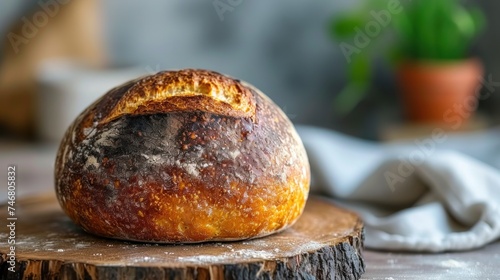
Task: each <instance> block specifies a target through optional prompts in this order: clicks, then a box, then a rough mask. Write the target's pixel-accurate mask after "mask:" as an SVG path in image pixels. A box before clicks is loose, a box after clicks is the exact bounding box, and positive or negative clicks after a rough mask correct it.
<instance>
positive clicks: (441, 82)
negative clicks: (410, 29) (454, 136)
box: [398, 59, 483, 123]
mask: <svg viewBox="0 0 500 280" xmlns="http://www.w3.org/2000/svg"><path fill="white" fill-rule="evenodd" d="M482 74H483V67H482V64H481V62H480V61H479V60H478V59H469V60H463V61H456V62H448V63H444V62H432V61H429V62H420V61H417V62H412V61H407V62H404V63H402V64H401V65H400V66H399V68H398V82H399V86H400V89H401V92H402V95H403V104H404V107H405V109H406V113H407V117H408V118H409V119H410V120H411V121H414V122H426V123H447V122H451V121H452V120H453V119H456V118H461V121H462V122H465V121H466V120H467V119H469V117H470V116H471V115H472V114H473V113H474V111H475V110H476V107H477V101H478V100H477V97H478V94H479V89H480V86H481V83H480V82H481V76H482Z"/></svg>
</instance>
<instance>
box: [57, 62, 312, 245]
mask: <svg viewBox="0 0 500 280" xmlns="http://www.w3.org/2000/svg"><path fill="white" fill-rule="evenodd" d="M309 181H310V171H309V163H308V160H307V156H306V153H305V150H304V147H303V145H302V142H301V140H300V139H299V136H298V134H297V132H296V131H295V129H294V127H293V125H292V123H291V122H290V121H289V120H288V118H287V117H286V115H285V114H284V113H283V112H282V111H281V110H280V109H279V108H278V107H277V106H276V105H275V104H274V103H273V102H272V101H271V100H270V99H269V98H268V97H267V96H265V95H264V94H263V93H262V92H260V91H259V90H258V89H256V88H255V87H253V86H251V85H249V84H247V83H245V82H243V81H240V80H237V79H234V78H231V77H228V76H225V75H222V74H219V73H216V72H212V71H207V70H192V69H187V70H181V71H164V72H159V73H157V74H154V75H150V76H146V77H142V78H139V79H136V80H133V81H130V82H127V83H125V84H123V85H121V86H118V87H116V88H114V89H112V90H110V91H109V92H108V93H106V94H105V95H103V96H102V97H101V98H100V99H99V100H97V101H96V102H95V103H93V104H92V105H91V106H89V107H88V108H87V109H86V110H85V111H84V112H83V113H81V114H80V115H79V116H78V118H77V119H76V120H75V121H74V122H73V124H72V125H71V126H70V127H69V129H68V131H67V132H66V134H65V136H64V139H63V140H62V142H61V145H60V147H59V151H58V154H57V159H56V170H55V182H56V193H57V196H58V200H59V203H60V204H61V207H62V208H63V210H64V211H65V212H66V214H67V215H68V216H69V217H70V218H71V219H72V220H73V221H74V222H75V223H76V224H78V225H80V226H81V227H82V228H83V229H84V230H86V231H87V232H90V233H93V234H96V235H100V236H104V237H111V238H117V239H123V240H135V241H145V242H161V243H173V242H182V243H191V242H203V241H229V240H241V239H248V238H255V237H261V236H265V235H269V234H272V233H275V232H278V231H281V230H284V229H285V228H287V227H289V226H290V225H292V224H293V223H294V222H295V221H296V220H297V219H298V217H299V216H300V215H301V213H302V211H303V208H304V205H305V202H306V199H307V196H308V191H309Z"/></svg>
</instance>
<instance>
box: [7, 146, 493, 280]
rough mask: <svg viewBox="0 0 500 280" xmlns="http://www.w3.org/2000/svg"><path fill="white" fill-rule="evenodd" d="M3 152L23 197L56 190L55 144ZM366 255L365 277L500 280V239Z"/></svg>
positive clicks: (8, 147)
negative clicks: (464, 247) (468, 246)
mask: <svg viewBox="0 0 500 280" xmlns="http://www.w3.org/2000/svg"><path fill="white" fill-rule="evenodd" d="M0 155H1V156H0V164H1V166H2V168H6V166H7V165H8V164H16V165H17V166H18V168H19V170H20V172H19V178H18V183H19V184H20V186H22V188H20V190H19V191H20V192H19V194H20V196H21V197H22V196H23V195H24V194H26V195H28V194H29V195H33V194H37V193H43V192H46V191H50V190H53V187H52V186H53V181H52V180H53V178H52V176H53V175H52V174H53V169H52V168H53V158H54V157H55V147H49V148H47V147H45V148H43V147H42V148H24V149H17V148H12V147H10V146H7V147H6V146H5V145H0ZM4 173H5V172H1V173H0V179H2V182H5V181H6V177H5V175H6V174H4ZM18 198H20V197H18ZM5 200H6V193H5V192H3V191H2V192H1V193H0V203H2V202H4V201H5ZM3 231H4V230H2V232H3ZM363 255H364V258H365V264H366V272H365V274H364V275H363V276H362V278H361V279H385V280H397V279H500V241H497V242H496V243H493V244H490V245H488V246H486V247H484V248H480V249H477V250H473V251H468V252H459V253H443V254H415V253H396V252H377V251H371V250H365V251H364V254H363ZM0 278H1V277H0Z"/></svg>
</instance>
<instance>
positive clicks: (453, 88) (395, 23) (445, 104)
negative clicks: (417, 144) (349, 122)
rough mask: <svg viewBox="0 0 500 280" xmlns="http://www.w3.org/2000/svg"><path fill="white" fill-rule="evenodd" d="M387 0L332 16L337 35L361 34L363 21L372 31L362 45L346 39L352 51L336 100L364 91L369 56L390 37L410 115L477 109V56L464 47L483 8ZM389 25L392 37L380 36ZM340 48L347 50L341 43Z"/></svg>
mask: <svg viewBox="0 0 500 280" xmlns="http://www.w3.org/2000/svg"><path fill="white" fill-rule="evenodd" d="M388 2H394V1H383V2H382V1H370V3H368V4H366V3H365V6H363V7H362V8H361V9H360V10H357V11H356V12H354V13H352V14H348V15H344V16H342V17H339V18H337V19H335V20H334V21H333V25H332V32H333V34H334V35H335V37H336V38H342V39H347V38H354V39H355V36H358V37H360V36H361V35H362V34H361V33H360V30H361V31H363V27H365V29H366V33H367V34H365V37H368V38H370V37H369V35H376V36H372V37H373V38H371V42H369V43H370V44H368V45H367V46H366V47H364V48H363V49H360V48H357V49H348V46H345V45H344V48H346V49H347V50H348V51H350V52H347V54H350V57H349V58H350V63H349V64H348V67H349V69H348V73H349V75H348V78H349V83H348V85H347V86H346V88H345V89H344V91H342V92H341V93H340V94H339V96H338V100H337V101H338V104H339V106H343V108H344V111H345V108H347V109H350V108H352V107H353V106H354V105H355V104H356V102H358V101H359V100H360V99H361V98H362V97H363V92H366V91H367V87H368V86H369V85H370V80H371V79H370V69H371V66H370V65H371V63H372V62H373V58H374V56H375V55H378V54H380V51H379V50H380V43H385V44H386V46H387V42H388V43H389V46H390V47H391V48H390V49H391V50H392V52H391V55H393V56H392V57H393V58H395V59H394V60H393V61H394V62H395V65H396V67H395V69H396V80H397V81H398V84H399V88H400V91H401V93H402V101H403V105H404V108H405V112H406V114H407V116H408V117H409V119H410V120H412V121H416V122H441V123H442V122H453V121H454V118H457V117H460V118H462V121H463V120H465V119H467V118H468V117H469V116H470V115H471V113H472V112H473V110H474V109H475V105H476V103H477V99H476V96H475V93H476V89H477V88H478V87H479V84H480V77H481V75H482V64H481V62H480V60H479V59H477V58H471V57H469V52H468V51H469V49H470V46H471V44H472V42H473V39H474V38H475V37H476V36H477V34H478V33H479V31H480V30H481V29H482V27H483V26H484V17H483V15H482V13H481V12H480V11H479V10H478V9H473V8H469V9H467V8H465V7H464V6H463V5H462V4H461V2H460V1H459V0H439V1H436V0H418V1H412V2H411V3H407V4H406V5H404V6H403V5H401V6H400V7H396V8H395V6H394V5H393V7H392V10H391V8H390V6H388V5H389V4H387V3H388ZM397 2H398V3H399V1H397ZM360 11H363V12H360ZM374 21H378V22H379V23H380V26H379V30H380V32H379V34H376V32H373V31H376V30H378V29H377V28H374V26H375V25H374V24H373V22H374ZM384 23H385V25H384ZM370 26H371V33H369V31H370V29H369V28H368V27H370ZM375 27H376V26H375ZM387 31H392V34H391V35H392V36H393V37H389V39H388V38H387V37H386V38H382V36H387V33H390V32H387ZM384 39H385V40H384ZM392 39H395V40H392ZM358 41H359V39H358ZM365 41H366V40H365ZM354 43H355V41H354ZM358 45H359V44H358ZM351 46H352V45H351ZM354 46H355V45H354ZM341 48H342V43H341ZM343 52H344V54H346V51H345V49H343ZM346 57H347V56H346ZM340 110H341V111H342V109H340Z"/></svg>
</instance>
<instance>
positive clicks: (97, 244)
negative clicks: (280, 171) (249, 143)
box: [0, 195, 365, 279]
mask: <svg viewBox="0 0 500 280" xmlns="http://www.w3.org/2000/svg"><path fill="white" fill-rule="evenodd" d="M15 208H16V216H17V221H16V251H15V252H16V263H15V272H14V273H12V272H10V271H8V267H9V266H10V265H9V263H8V258H9V256H8V255H7V254H8V253H9V247H10V245H9V244H8V243H7V240H8V235H9V233H8V232H6V229H5V226H4V228H3V229H2V233H1V238H0V272H1V277H0V278H1V279H26V278H27V279H359V278H360V276H361V274H362V273H363V272H364V268H365V266H364V263H363V259H362V256H361V249H362V245H363V226H362V223H361V221H360V219H359V218H358V216H356V215H355V214H353V213H351V212H348V211H346V210H343V209H340V208H337V207H335V206H334V205H332V204H331V203H330V202H328V201H326V200H323V199H321V198H317V197H311V198H310V199H309V201H308V203H307V206H306V209H305V211H304V213H303V215H302V216H301V218H300V219H299V221H297V223H296V224H295V225H294V226H293V227H291V228H289V229H287V230H285V231H283V232H281V233H278V234H275V235H271V236H268V237H264V238H260V239H253V240H246V241H239V242H227V243H201V244H192V245H183V244H179V245H164V244H147V243H135V242H124V241H119V240H112V239H105V238H101V237H96V236H93V235H90V234H88V233H85V232H84V231H82V230H81V229H80V228H79V227H77V226H76V225H74V224H73V223H72V222H71V220H70V219H69V218H68V217H67V216H66V215H65V214H64V213H63V212H62V210H61V208H60V207H59V204H58V203H57V200H56V198H55V197H54V196H53V195H50V196H45V197H37V198H31V199H25V200H20V201H17V203H16V205H15ZM0 217H1V219H2V220H3V221H4V222H5V221H6V220H7V206H6V205H4V206H2V207H0Z"/></svg>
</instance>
